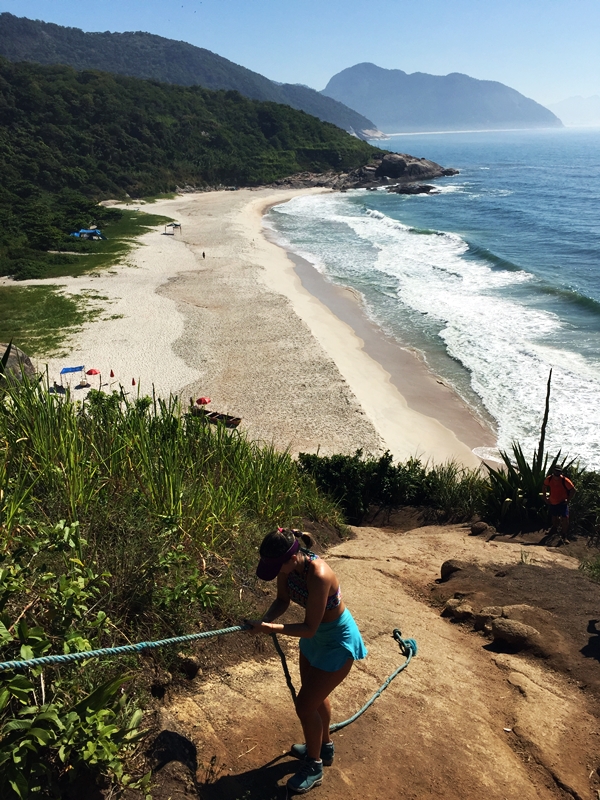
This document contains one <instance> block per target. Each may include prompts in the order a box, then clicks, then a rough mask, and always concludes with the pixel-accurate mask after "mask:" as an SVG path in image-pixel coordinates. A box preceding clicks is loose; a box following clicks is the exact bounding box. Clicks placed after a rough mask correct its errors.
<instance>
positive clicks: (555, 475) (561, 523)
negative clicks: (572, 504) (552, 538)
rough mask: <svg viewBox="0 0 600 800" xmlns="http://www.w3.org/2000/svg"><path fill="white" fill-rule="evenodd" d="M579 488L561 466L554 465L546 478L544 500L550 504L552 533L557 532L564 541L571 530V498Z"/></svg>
mask: <svg viewBox="0 0 600 800" xmlns="http://www.w3.org/2000/svg"><path fill="white" fill-rule="evenodd" d="M576 491H577V490H576V489H575V486H574V485H573V482H572V481H570V480H569V478H567V476H566V475H565V474H564V473H563V471H562V469H561V468H560V467H558V466H557V467H553V468H552V470H551V472H550V474H549V475H548V476H547V478H546V479H545V480H544V500H545V501H546V503H548V505H549V506H550V516H551V517H552V526H551V528H550V531H549V532H550V534H554V533H557V532H558V531H559V529H560V535H561V538H562V539H563V541H564V540H565V539H566V538H567V531H568V530H569V500H570V499H571V498H572V497H573V495H574V494H575V492H576Z"/></svg>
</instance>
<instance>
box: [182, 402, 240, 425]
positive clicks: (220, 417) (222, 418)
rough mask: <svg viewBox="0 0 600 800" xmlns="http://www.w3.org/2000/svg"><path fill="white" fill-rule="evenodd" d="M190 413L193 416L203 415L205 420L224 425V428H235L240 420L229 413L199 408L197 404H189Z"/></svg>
mask: <svg viewBox="0 0 600 800" xmlns="http://www.w3.org/2000/svg"><path fill="white" fill-rule="evenodd" d="M190 414H191V415H192V416H193V417H203V418H204V419H205V420H206V421H207V422H210V423H211V424H212V425H218V424H219V423H221V425H224V426H225V427H226V428H237V426H238V425H239V424H240V422H241V421H242V418H241V417H234V416H232V415H231V414H221V413H219V412H218V411H208V410H207V409H206V408H199V407H198V406H190Z"/></svg>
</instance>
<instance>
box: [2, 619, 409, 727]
mask: <svg viewBox="0 0 600 800" xmlns="http://www.w3.org/2000/svg"><path fill="white" fill-rule="evenodd" d="M249 628H250V626H249V625H234V626H232V627H231V628H220V629H219V630H214V631H204V632H203V633H191V634H188V635H187V636H174V637H172V638H171V639H161V640H159V641H156V642H138V643H137V644H125V645H121V646H120V647H103V648H101V649H99V650H84V651H82V652H80V653H65V654H62V655H52V656H40V657H39V658H28V659H24V660H22V661H3V662H2V663H0V672H5V671H7V670H23V669H31V668H32V667H47V666H51V665H52V664H69V663H71V662H74V661H87V660H88V659H89V658H100V656H119V655H123V654H125V653H140V652H141V651H142V650H155V649H156V648H159V647H168V646H169V645H173V644H183V643H185V642H193V641H196V640H198V639H210V638H211V637H213V636H224V635H226V634H228V633H239V632H241V631H246V630H249ZM392 635H393V637H394V639H395V640H396V641H397V642H398V644H399V646H400V650H401V651H402V655H403V656H404V657H405V659H406V660H405V661H404V662H403V663H402V664H400V666H399V667H398V668H397V669H395V670H394V672H392V673H391V675H389V676H388V677H387V678H386V679H385V681H384V682H383V683H382V685H381V686H380V687H379V689H378V690H377V691H376V692H375V694H374V695H373V696H372V697H371V698H370V699H369V700H368V701H367V702H366V703H365V704H364V706H363V707H362V708H360V709H359V710H358V711H357V712H356V714H353V716H351V717H350V718H349V719H347V720H344V721H343V722H336V723H335V724H334V725H332V726H331V731H332V733H333V732H334V731H339V730H340V729H341V728H345V727H346V725H350V723H351V722H354V721H355V720H356V719H358V718H359V717H360V716H361V714H364V712H365V711H366V710H367V708H369V706H371V705H373V703H374V702H375V700H377V698H378V697H379V695H380V694H381V693H382V692H383V691H384V690H385V689H387V687H388V686H389V685H390V683H391V682H392V681H393V680H394V678H395V677H396V675H398V674H399V673H400V672H402V670H403V669H406V667H407V666H408V665H409V664H410V662H411V659H412V658H414V656H416V655H417V643H416V641H415V640H414V639H403V638H402V633H401V632H400V630H399V629H398V628H394V632H393V634H392ZM273 643H274V644H275V649H276V650H277V652H278V654H279V658H280V659H281V664H282V667H283V672H284V675H285V680H286V683H287V685H288V688H289V690H290V693H291V695H292V699H293V700H294V701H295V700H296V690H295V689H294V685H293V683H292V679H291V676H290V673H289V670H288V667H287V661H286V658H285V655H284V653H283V650H282V649H281V646H280V644H279V642H278V640H277V637H276V636H275V634H273Z"/></svg>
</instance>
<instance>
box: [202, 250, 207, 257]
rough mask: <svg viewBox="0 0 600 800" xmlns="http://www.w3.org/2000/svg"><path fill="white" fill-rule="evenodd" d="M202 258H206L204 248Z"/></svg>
mask: <svg viewBox="0 0 600 800" xmlns="http://www.w3.org/2000/svg"><path fill="white" fill-rule="evenodd" d="M202 258H206V253H205V252H204V250H203V251H202Z"/></svg>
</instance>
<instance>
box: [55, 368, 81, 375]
mask: <svg viewBox="0 0 600 800" xmlns="http://www.w3.org/2000/svg"><path fill="white" fill-rule="evenodd" d="M84 369H85V366H81V367H63V368H62V369H61V371H60V374H61V375H64V374H65V373H67V372H83V370H84Z"/></svg>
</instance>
